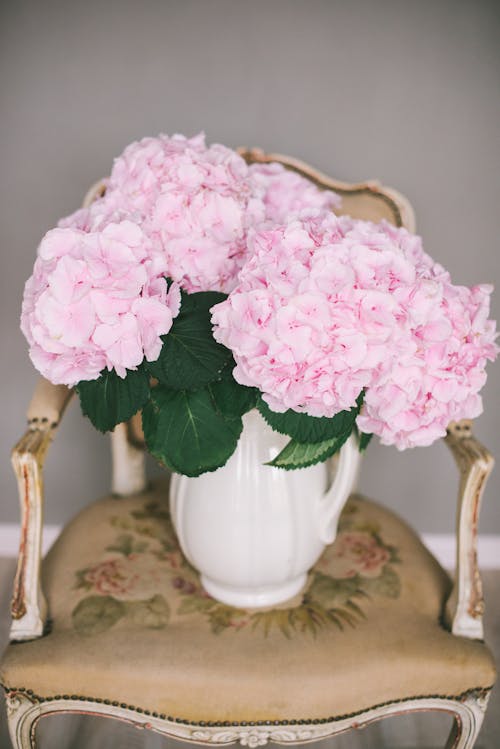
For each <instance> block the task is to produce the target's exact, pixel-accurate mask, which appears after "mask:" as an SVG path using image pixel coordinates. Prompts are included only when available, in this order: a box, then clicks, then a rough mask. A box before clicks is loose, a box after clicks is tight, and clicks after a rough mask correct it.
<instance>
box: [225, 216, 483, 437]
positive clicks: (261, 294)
mask: <svg viewBox="0 0 500 749" xmlns="http://www.w3.org/2000/svg"><path fill="white" fill-rule="evenodd" d="M251 250H252V257H251V259H250V260H249V262H248V263H247V265H246V266H245V267H244V268H243V270H242V271H241V273H240V276H239V282H238V285H237V287H236V288H235V289H234V290H233V292H232V293H231V294H230V295H229V297H228V299H227V300H226V301H224V302H222V303H221V304H218V305H216V306H215V307H214V308H213V309H212V321H213V323H214V325H215V328H214V335H215V337H216V339H217V340H218V341H219V342H220V343H223V344H224V345H225V346H227V347H229V348H230V349H231V350H232V351H233V354H234V357H235V361H236V368H235V369H234V372H233V374H234V377H235V379H236V380H237V381H238V382H240V383H241V384H243V385H248V386H254V387H257V388H259V390H261V392H262V393H263V397H264V399H265V400H266V402H267V403H268V404H269V406H270V407H271V408H272V409H273V410H275V411H285V410H286V409H288V408H292V409H294V410H296V411H299V412H300V411H303V412H306V413H308V414H310V415H312V416H326V417H331V416H334V415H335V414H336V413H338V412H339V411H341V410H344V409H348V408H351V407H352V406H354V404H355V401H356V398H357V396H358V395H359V393H360V392H361V391H362V390H363V389H365V390H366V396H365V407H364V411H363V414H362V415H361V416H360V417H359V418H358V426H359V427H360V429H361V430H362V431H366V432H372V431H373V432H375V433H376V434H379V435H380V436H381V437H382V441H383V442H384V443H385V444H396V445H397V446H398V447H401V448H403V447H407V446H410V445H413V444H415V445H416V444H429V442H431V441H433V440H434V439H436V437H437V436H441V435H442V434H443V430H445V428H446V426H447V424H448V423H449V422H450V421H451V420H452V419H455V418H458V417H467V416H472V415H477V413H478V410H479V409H480V400H479V396H478V394H477V393H478V391H479V389H480V387H481V386H482V384H483V383H484V378H485V374H484V365H485V362H486V359H492V358H494V356H495V355H496V351H497V349H496V346H495V344H494V338H495V326H494V323H492V322H490V321H487V314H488V297H489V293H490V291H491V289H490V288H489V287H477V288H476V289H473V290H471V291H469V290H467V289H463V288H462V287H455V286H452V284H451V282H450V280H449V276H448V274H447V273H446V272H445V271H444V269H443V268H442V267H441V266H439V265H437V264H435V263H434V262H433V260H432V259H431V258H430V257H429V256H428V255H427V254H426V253H425V252H424V251H423V249H422V245H421V241H420V238H418V237H416V236H414V235H411V234H410V233H408V232H407V231H405V230H404V229H396V228H394V227H392V226H390V225H389V224H385V223H382V224H380V225H375V224H372V223H370V222H365V221H355V220H353V219H350V218H345V217H344V218H338V217H336V216H334V215H331V214H322V215H318V216H316V217H314V216H309V217H307V218H305V217H302V218H297V219H295V220H293V221H291V222H289V223H288V224H286V225H284V226H280V227H276V228H274V229H270V230H265V231H256V232H255V233H254V235H253V236H252V238H251Z"/></svg>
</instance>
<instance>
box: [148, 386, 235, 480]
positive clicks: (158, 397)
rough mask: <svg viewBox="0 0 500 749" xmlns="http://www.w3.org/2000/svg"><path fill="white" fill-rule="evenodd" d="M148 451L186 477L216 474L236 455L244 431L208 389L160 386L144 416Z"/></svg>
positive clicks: (153, 391)
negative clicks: (194, 389)
mask: <svg viewBox="0 0 500 749" xmlns="http://www.w3.org/2000/svg"><path fill="white" fill-rule="evenodd" d="M142 425H143V429H144V436H145V439H146V445H147V447H148V450H149V451H150V452H151V453H152V454H153V455H154V456H155V457H156V458H157V459H158V460H159V461H160V462H162V463H164V464H165V465H166V466H167V467H169V468H171V469H172V470H174V471H176V472H177V473H182V474H184V475H185V476H199V475H200V474H201V473H205V471H215V470H216V469H217V468H219V467H220V466H223V465H224V463H226V462H227V460H228V459H229V457H230V456H231V455H232V454H233V452H234V450H235V448H236V444H237V442H238V438H239V436H240V434H241V430H242V428H243V423H242V421H241V418H239V419H227V418H225V417H224V416H223V415H222V414H221V413H220V412H219V411H217V409H216V408H215V405H214V403H213V400H212V398H211V396H210V393H209V392H208V389H204V390H196V391H185V390H171V389H169V388H166V387H164V386H162V385H158V386H157V387H155V388H153V390H152V391H151V399H150V401H149V402H148V403H147V405H146V406H145V408H144V410H143V414H142Z"/></svg>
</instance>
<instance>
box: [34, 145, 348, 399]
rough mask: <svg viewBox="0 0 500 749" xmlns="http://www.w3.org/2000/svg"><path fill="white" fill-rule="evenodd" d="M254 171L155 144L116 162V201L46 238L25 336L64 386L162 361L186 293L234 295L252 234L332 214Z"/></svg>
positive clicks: (112, 190) (302, 185)
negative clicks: (300, 215) (306, 211)
mask: <svg viewBox="0 0 500 749" xmlns="http://www.w3.org/2000/svg"><path fill="white" fill-rule="evenodd" d="M277 166H278V165H274V166H273V165H270V166H269V167H265V166H264V165H263V166H261V167H260V166H259V169H255V170H253V171H252V170H250V169H249V167H248V166H247V164H246V162H245V161H244V160H243V159H242V158H241V157H240V156H239V155H238V154H237V153H236V152H235V151H233V150H231V149H229V148H226V147H225V146H222V145H213V146H210V147H207V146H206V145H205V139H204V135H203V134H200V135H197V136H195V137H194V138H185V137H184V136H182V135H174V136H173V137H171V138H170V137H168V136H166V135H160V136H159V137H157V138H144V139H143V140H141V141H139V142H137V143H132V144H131V145H129V146H128V147H127V148H126V149H125V151H124V152H123V154H122V155H121V156H119V157H118V158H117V159H116V160H115V163H114V166H113V169H112V172H111V175H110V177H109V179H107V180H106V183H105V185H106V191H105V194H104V196H103V197H100V198H98V199H96V200H94V202H93V203H92V204H91V205H90V206H88V207H86V208H82V209H80V210H78V211H76V212H75V213H73V214H72V215H70V216H68V217H66V218H64V219H62V220H61V221H60V222H59V225H58V226H59V228H58V229H56V230H53V231H50V232H49V233H48V234H47V235H46V237H45V238H44V239H43V241H42V243H41V245H40V248H39V251H38V259H37V261H36V264H35V269H34V274H33V276H32V278H31V279H30V280H29V281H28V283H27V284H26V289H25V298H24V304H23V313H22V329H23V331H24V333H25V335H26V337H27V339H28V341H29V343H30V354H31V358H32V361H33V363H34V364H35V366H36V367H37V369H39V371H40V372H41V373H42V374H43V375H45V376H46V377H47V378H48V379H50V380H51V381H52V382H55V383H64V384H66V385H70V386H71V385H74V384H76V383H77V382H79V381H81V380H92V379H95V378H97V377H98V376H99V373H100V371H101V370H103V369H104V368H108V369H115V370H116V372H117V373H118V374H119V375H120V376H122V377H124V376H125V374H126V369H132V370H133V369H135V368H136V367H137V365H138V364H139V363H140V362H141V361H142V359H143V357H144V356H145V357H146V359H148V360H149V361H154V360H155V359H156V358H157V357H158V356H159V353H160V349H161V339H160V336H161V335H163V334H165V333H167V332H168V330H169V329H170V327H171V324H172V318H173V317H175V315H176V314H177V313H178V308H179V290H178V288H177V287H176V286H175V285H174V286H173V287H172V288H171V291H170V292H169V293H168V294H167V290H166V284H165V281H164V280H162V277H163V276H168V277H170V278H171V279H173V280H174V281H175V282H179V283H180V285H181V286H182V287H183V288H184V289H185V290H186V291H187V292H196V291H208V290H215V291H229V290H230V289H231V288H233V287H234V285H235V283H236V278H237V274H238V272H239V270H240V269H241V267H242V265H243V264H244V262H245V260H246V258H247V256H248V251H249V250H248V242H247V233H248V231H249V229H250V227H252V226H258V225H263V224H264V223H265V222H266V221H268V220H269V219H272V218H273V217H274V216H275V215H278V214H279V215H280V216H285V215H286V213H287V211H288V210H289V209H290V210H291V209H292V208H293V209H294V210H295V209H297V208H298V207H299V206H302V207H303V208H317V207H320V206H321V207H326V206H332V205H333V203H334V201H335V196H334V195H333V193H321V191H320V190H319V189H317V188H316V187H315V186H314V185H313V184H312V183H310V182H309V181H308V180H306V179H304V178H302V177H298V175H290V176H291V179H290V177H289V176H288V173H287V172H286V171H285V170H284V169H283V168H281V167H280V168H275V167H277Z"/></svg>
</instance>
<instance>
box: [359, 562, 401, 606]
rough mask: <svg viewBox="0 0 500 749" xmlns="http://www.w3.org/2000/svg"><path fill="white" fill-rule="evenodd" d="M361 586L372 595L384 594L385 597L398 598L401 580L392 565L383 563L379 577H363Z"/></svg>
mask: <svg viewBox="0 0 500 749" xmlns="http://www.w3.org/2000/svg"><path fill="white" fill-rule="evenodd" d="M363 587H364V588H366V589H367V591H368V592H369V593H371V594H372V595H375V594H376V595H379V596H386V597H387V598H399V595H400V593H401V581H400V579H399V575H398V573H397V572H396V570H395V569H393V567H390V566H389V565H387V564H386V565H385V567H384V569H383V571H382V574H381V575H379V577H370V578H363Z"/></svg>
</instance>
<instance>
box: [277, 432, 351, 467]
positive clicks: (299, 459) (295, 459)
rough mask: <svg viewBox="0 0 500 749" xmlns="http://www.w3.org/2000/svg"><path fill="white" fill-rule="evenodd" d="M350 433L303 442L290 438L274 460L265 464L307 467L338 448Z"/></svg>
mask: <svg viewBox="0 0 500 749" xmlns="http://www.w3.org/2000/svg"><path fill="white" fill-rule="evenodd" d="M350 434H351V433H350V432H345V433H344V434H341V435H340V436H339V437H332V439H330V440H324V441H323V442H306V443H303V442H296V441H295V440H290V442H289V443H288V444H287V445H285V447H284V448H283V450H282V451H281V452H280V454H279V455H277V456H276V457H275V458H274V460H272V461H270V462H269V463H267V465H270V466H275V467H276V468H284V469H285V470H292V469H294V468H307V466H312V465H315V463H321V462H323V461H324V460H326V459H327V458H330V457H331V456H332V455H334V454H335V453H336V452H337V451H338V450H340V448H341V447H342V445H343V444H344V442H345V441H346V440H347V439H348V437H349V435H350Z"/></svg>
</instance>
